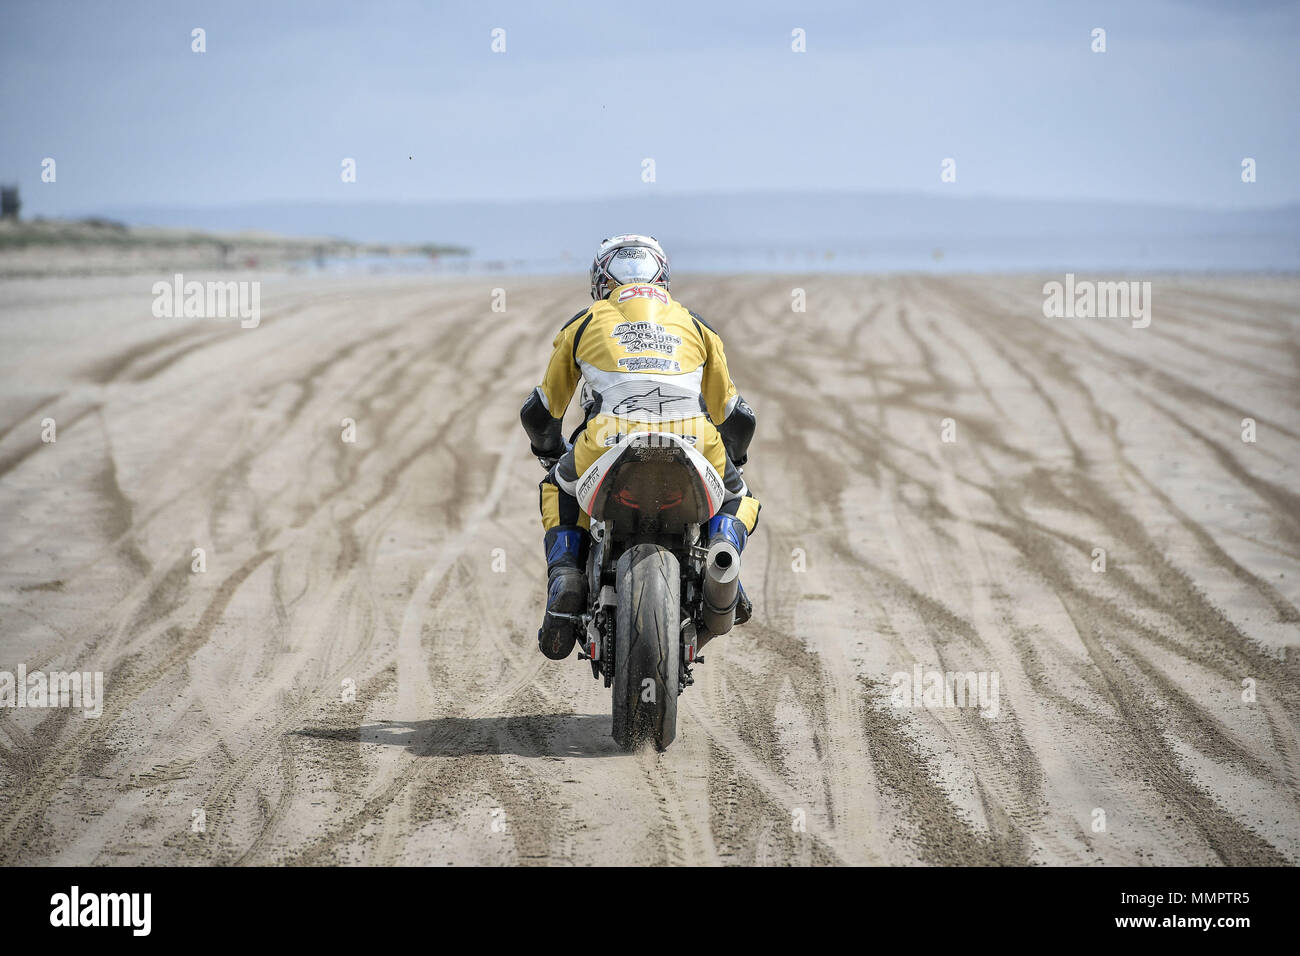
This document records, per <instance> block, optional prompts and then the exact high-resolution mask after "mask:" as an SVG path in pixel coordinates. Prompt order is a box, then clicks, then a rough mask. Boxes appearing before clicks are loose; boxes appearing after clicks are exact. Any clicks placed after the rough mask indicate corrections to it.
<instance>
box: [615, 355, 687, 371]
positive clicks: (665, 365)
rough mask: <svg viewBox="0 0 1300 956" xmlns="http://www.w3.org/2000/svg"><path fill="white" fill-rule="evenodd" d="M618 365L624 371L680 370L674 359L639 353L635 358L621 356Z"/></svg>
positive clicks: (679, 365) (680, 367)
mask: <svg viewBox="0 0 1300 956" xmlns="http://www.w3.org/2000/svg"><path fill="white" fill-rule="evenodd" d="M618 367H619V368H621V369H622V370H623V371H625V372H651V371H653V372H680V371H681V370H682V366H681V364H680V363H678V362H677V361H676V360H675V359H666V358H656V357H654V356H651V355H641V356H637V357H635V358H621V359H619V360H618Z"/></svg>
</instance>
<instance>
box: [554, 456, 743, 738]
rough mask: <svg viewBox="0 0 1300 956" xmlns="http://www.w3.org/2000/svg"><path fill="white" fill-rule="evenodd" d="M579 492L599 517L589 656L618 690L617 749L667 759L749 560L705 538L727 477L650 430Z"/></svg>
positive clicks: (726, 626)
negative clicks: (685, 699)
mask: <svg viewBox="0 0 1300 956" xmlns="http://www.w3.org/2000/svg"><path fill="white" fill-rule="evenodd" d="M576 492H577V498H578V503H579V505H580V506H581V507H582V509H583V511H585V512H586V513H587V514H588V515H589V516H590V517H591V548H590V550H589V552H588V556H587V581H588V595H589V596H590V602H591V603H590V607H589V608H588V610H587V611H586V612H584V613H583V614H581V615H579V621H578V622H576V623H578V624H579V625H580V626H579V633H580V634H582V635H584V637H582V638H581V639H580V640H581V641H582V644H581V649H580V652H579V657H580V658H581V659H583V660H587V661H589V662H590V664H591V672H592V676H593V677H595V678H596V679H598V680H600V679H603V680H604V682H605V686H606V687H609V688H611V689H612V694H613V711H614V726H613V736H614V739H615V740H616V741H617V742H618V744H619V745H620V746H621V747H623V748H625V749H629V750H630V749H633V748H635V747H637V746H640V745H641V744H642V743H645V742H648V741H653V742H654V745H655V747H656V748H657V749H659V750H661V751H662V750H666V749H667V748H668V746H669V744H671V743H672V742H673V739H674V737H676V735H677V698H678V696H679V695H680V694H681V693H682V691H684V690H685V689H686V687H687V686H689V685H690V684H692V683H694V681H693V678H692V676H691V667H692V666H693V665H695V664H696V663H699V662H701V661H702V660H703V658H702V657H701V656H700V654H699V650H700V647H701V646H703V644H704V643H706V642H707V641H708V640H710V639H711V638H713V637H716V636H719V635H722V634H726V633H727V632H728V631H730V630H731V627H732V625H733V623H734V622H735V614H736V607H737V604H738V602H739V597H740V594H739V590H740V552H739V551H737V550H736V548H735V547H734V546H733V545H732V544H731V543H730V542H728V541H725V540H721V538H719V539H718V540H715V541H712V542H708V543H706V542H705V541H704V540H703V537H702V529H704V528H705V527H706V526H707V523H708V521H709V519H710V518H712V517H713V515H715V514H716V513H717V511H718V509H719V508H720V507H721V506H722V502H723V497H724V491H723V482H722V478H721V477H720V476H719V475H718V473H717V470H716V469H714V468H713V466H712V465H711V464H709V461H708V459H706V458H705V457H704V456H703V455H701V454H700V453H699V452H698V451H696V450H695V448H694V447H692V444H691V439H690V438H689V437H683V436H681V435H676V434H673V433H671V432H649V431H640V432H633V433H631V434H628V435H625V436H622V437H621V439H620V440H619V441H618V443H617V444H615V445H614V446H613V447H612V448H610V449H609V450H608V451H607V452H605V453H604V454H603V455H601V456H600V457H599V458H598V459H597V460H596V461H595V462H593V463H592V465H591V467H589V468H588V469H587V470H586V471H585V472H584V473H583V474H582V475H581V476H579V479H578V482H577V484H576Z"/></svg>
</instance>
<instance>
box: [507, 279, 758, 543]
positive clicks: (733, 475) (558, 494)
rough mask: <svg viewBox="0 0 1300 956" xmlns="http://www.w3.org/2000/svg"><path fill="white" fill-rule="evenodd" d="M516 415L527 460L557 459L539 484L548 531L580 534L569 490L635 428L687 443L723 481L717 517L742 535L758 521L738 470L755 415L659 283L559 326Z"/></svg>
mask: <svg viewBox="0 0 1300 956" xmlns="http://www.w3.org/2000/svg"><path fill="white" fill-rule="evenodd" d="M580 381H581V383H582V393H581V397H580V401H581V402H582V405H583V410H584V412H585V418H584V422H583V425H582V427H581V428H580V429H579V430H578V432H577V433H575V435H574V436H573V439H572V441H573V447H572V449H571V450H567V452H566V446H565V442H564V438H563V431H562V423H563V419H564V413H565V410H566V409H567V408H568V407H569V402H570V400H571V399H572V397H573V393H574V390H575V389H576V388H577V386H578V384H579V382H580ZM520 418H521V420H522V422H523V425H524V429H525V431H527V432H528V437H529V440H530V442H531V443H532V450H533V454H535V455H537V456H538V457H539V458H541V459H543V460H544V461H552V460H553V461H555V465H554V467H552V468H551V469H550V471H549V472H548V474H547V476H546V477H545V478H544V479H542V483H541V511H542V525H543V527H544V528H545V529H546V530H548V531H549V530H551V529H552V528H556V527H560V526H578V527H583V528H585V527H587V525H588V524H589V518H588V516H587V515H586V514H583V513H581V511H580V509H579V508H578V503H577V499H576V498H574V497H573V492H574V485H575V483H576V482H577V480H578V478H579V477H580V476H581V475H582V474H583V472H585V471H586V470H587V468H588V467H589V466H590V465H591V464H592V463H593V462H594V461H595V460H596V459H597V458H599V457H600V456H601V455H602V454H603V453H604V452H606V451H607V450H608V449H609V447H610V446H612V445H614V444H616V443H617V441H618V439H619V436H620V435H625V434H628V433H629V432H633V431H665V432H673V433H675V434H678V435H685V436H693V438H694V446H695V449H696V450H697V451H698V452H700V453H701V454H702V455H704V457H705V458H707V459H708V461H709V463H710V464H712V465H713V467H714V468H715V469H716V470H717V472H718V474H719V475H721V476H723V484H724V486H725V488H726V497H725V499H724V502H723V505H722V508H721V512H722V513H725V514H731V515H734V516H735V517H736V518H737V519H739V520H740V521H741V522H742V523H743V524H744V525H745V529H746V531H749V532H752V531H753V530H754V526H755V525H756V524H757V523H758V512H759V503H758V500H757V499H756V498H754V497H753V496H752V495H750V494H749V489H748V487H747V486H746V485H745V482H744V479H743V477H742V476H741V473H740V470H739V467H738V466H741V465H744V463H745V461H746V459H747V457H748V448H749V442H750V439H751V438H752V437H753V434H754V424H755V422H754V414H753V411H752V410H751V409H750V407H749V405H748V404H746V402H745V401H744V399H743V398H741V396H740V394H739V393H738V392H737V391H736V386H735V384H734V383H733V382H732V381H731V375H730V373H729V372H728V370H727V358H726V355H725V353H724V352H723V348H722V339H721V338H720V337H719V336H718V334H717V333H716V332H715V331H714V330H713V329H712V328H711V327H710V326H709V325H708V324H707V323H706V322H705V321H704V320H703V319H702V318H700V317H699V316H698V315H696V314H695V313H693V312H690V311H688V310H687V309H686V308H685V307H684V306H682V305H681V304H680V303H679V302H677V301H676V300H675V299H673V298H672V297H671V296H670V295H669V294H668V292H667V291H665V290H664V289H663V288H662V287H661V286H658V285H650V284H646V283H628V284H626V285H621V286H618V287H616V288H615V289H613V290H611V291H610V293H609V294H608V295H607V296H606V297H605V298H604V299H600V300H598V301H596V302H594V303H592V305H591V307H590V308H587V309H584V310H583V311H581V312H579V313H578V314H577V315H575V316H574V317H573V318H572V319H570V320H569V321H568V322H567V323H565V325H564V327H563V328H562V329H560V332H559V334H558V335H556V336H555V342H554V349H553V351H552V352H551V359H550V362H549V363H548V364H547V366H546V374H545V376H544V377H543V379H542V383H541V384H540V385H539V386H537V387H536V388H535V389H533V392H532V394H531V395H529V397H528V401H527V402H525V403H524V407H523V410H522V412H521V413H520Z"/></svg>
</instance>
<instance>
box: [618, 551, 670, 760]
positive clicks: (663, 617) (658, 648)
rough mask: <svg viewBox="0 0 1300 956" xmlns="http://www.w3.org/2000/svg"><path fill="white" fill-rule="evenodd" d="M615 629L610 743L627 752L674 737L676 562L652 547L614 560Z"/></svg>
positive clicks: (661, 746) (662, 746) (660, 745)
mask: <svg viewBox="0 0 1300 956" xmlns="http://www.w3.org/2000/svg"><path fill="white" fill-rule="evenodd" d="M617 582H618V583H617V593H618V609H617V616H616V617H615V625H614V740H615V741H617V742H618V745H619V746H620V747H623V748H624V749H626V750H631V749H633V748H635V747H638V746H640V745H641V744H642V743H644V742H646V741H649V740H653V741H654V744H655V747H656V748H658V749H659V750H667V749H668V745H669V744H671V743H672V742H673V738H674V737H676V736H677V692H678V690H679V689H680V688H679V686H678V681H677V671H678V664H679V659H680V657H681V600H680V592H681V572H680V569H679V567H678V564H677V557H676V556H675V555H674V554H673V553H672V552H671V551H668V550H666V549H664V548H661V547H659V546H657V545H653V544H638V545H633V546H632V547H631V548H629V549H628V550H627V551H625V552H623V555H622V557H620V558H619V559H618V568H617Z"/></svg>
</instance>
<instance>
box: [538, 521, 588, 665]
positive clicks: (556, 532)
mask: <svg viewBox="0 0 1300 956" xmlns="http://www.w3.org/2000/svg"><path fill="white" fill-rule="evenodd" d="M586 545H587V532H586V531H584V530H583V529H581V528H576V527H573V526H561V527H558V528H552V529H551V530H550V531H548V532H546V538H545V547H546V577H547V581H548V584H547V588H546V615H545V616H544V617H543V618H542V626H541V628H540V629H539V630H538V631H537V645H538V647H540V648H541V649H542V653H543V654H545V655H546V656H547V657H549V658H550V659H551V660H553V661H562V660H564V659H565V658H566V657H568V656H569V655H570V654H572V653H573V645H574V643H575V642H576V641H577V639H578V628H579V627H580V622H579V621H578V619H577V616H578V615H580V614H581V613H582V612H583V611H584V610H586V606H587V574H586V572H585V571H584V570H583V567H582V563H583V557H584V552H585V551H586V550H587V547H586ZM566 615H573V616H572V617H568V616H566Z"/></svg>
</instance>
